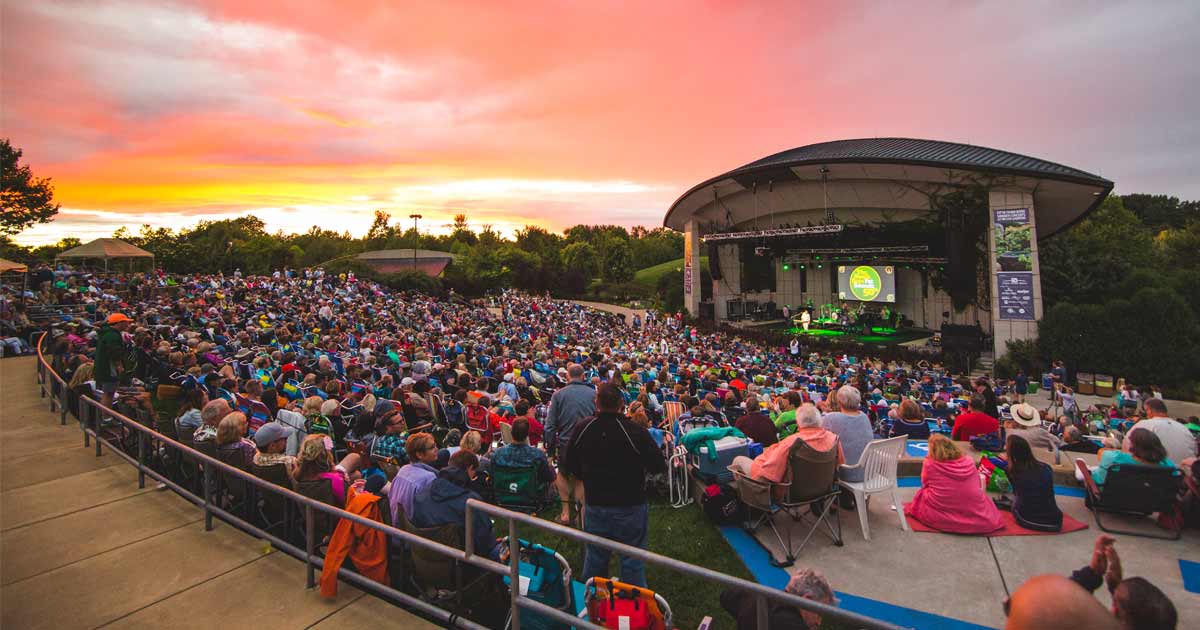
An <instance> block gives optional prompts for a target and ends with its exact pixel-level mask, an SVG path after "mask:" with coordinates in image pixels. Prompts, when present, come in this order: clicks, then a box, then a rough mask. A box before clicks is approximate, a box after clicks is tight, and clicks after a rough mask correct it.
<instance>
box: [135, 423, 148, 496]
mask: <svg viewBox="0 0 1200 630" xmlns="http://www.w3.org/2000/svg"><path fill="white" fill-rule="evenodd" d="M137 434H138V489H139V490H140V489H142V488H145V487H146V434H145V433H142V432H141V431H138V432H137Z"/></svg>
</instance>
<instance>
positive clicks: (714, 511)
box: [700, 483, 746, 525]
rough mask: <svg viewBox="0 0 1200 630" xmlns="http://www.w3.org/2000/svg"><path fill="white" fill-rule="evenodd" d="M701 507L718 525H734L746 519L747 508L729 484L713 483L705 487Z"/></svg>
mask: <svg viewBox="0 0 1200 630" xmlns="http://www.w3.org/2000/svg"><path fill="white" fill-rule="evenodd" d="M700 508H701V509H703V510H704V514H705V515H707V516H708V519H709V520H710V521H712V522H713V523H716V524H717V525H734V524H737V523H740V522H742V521H744V520H745V518H746V515H745V509H744V507H743V506H742V503H741V502H740V501H738V498H737V494H736V493H735V492H734V491H733V489H732V488H730V487H729V486H721V485H717V484H715V483H714V484H712V485H709V486H707V487H706V488H704V496H702V497H700Z"/></svg>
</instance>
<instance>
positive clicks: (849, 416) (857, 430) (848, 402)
mask: <svg viewBox="0 0 1200 630" xmlns="http://www.w3.org/2000/svg"><path fill="white" fill-rule="evenodd" d="M830 405H831V406H832V407H836V409H837V411H832V412H830V413H827V414H825V416H824V417H822V418H821V426H823V427H825V428H826V429H828V430H829V431H832V432H833V433H834V434H835V435H837V436H838V444H839V446H841V448H842V452H843V453H844V455H845V463H846V465H847V466H854V465H856V464H858V460H859V458H861V457H862V453H863V451H864V450H865V449H866V448H867V445H868V444H870V443H871V440H873V439H875V431H874V429H872V428H871V420H870V418H868V417H867V414H865V413H863V412H862V409H861V408H860V406H861V405H862V394H861V393H859V391H858V389H857V388H855V387H853V386H851V385H843V386H842V387H839V388H838V389H837V391H836V392H835V393H834V395H833V396H831V397H830ZM845 475H846V476H845V477H843V478H844V479H845V480H846V481H862V475H863V471H862V470H850V471H849V472H847V473H845Z"/></svg>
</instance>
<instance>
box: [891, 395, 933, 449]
mask: <svg viewBox="0 0 1200 630" xmlns="http://www.w3.org/2000/svg"><path fill="white" fill-rule="evenodd" d="M898 411H899V413H898V414H897V416H898V417H897V418H896V421H895V422H893V423H892V430H891V431H890V432H889V433H888V437H897V436H900V435H903V436H905V437H907V438H908V439H910V440H927V439H929V423H928V422H926V421H925V412H924V411H922V410H921V405H918V404H917V401H915V400H912V399H911V398H905V399H904V400H903V401H902V402H901V403H900V409H899V410H898Z"/></svg>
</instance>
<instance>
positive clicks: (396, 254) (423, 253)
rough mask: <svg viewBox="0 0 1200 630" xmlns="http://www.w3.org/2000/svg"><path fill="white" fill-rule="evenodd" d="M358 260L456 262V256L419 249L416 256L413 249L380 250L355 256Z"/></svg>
mask: <svg viewBox="0 0 1200 630" xmlns="http://www.w3.org/2000/svg"><path fill="white" fill-rule="evenodd" d="M355 258H357V259H358V260H412V259H413V258H416V259H418V260H454V258H455V256H454V254H451V253H450V252H439V251H436V250H432V249H418V250H416V254H415V256H414V253H413V250H411V249H379V250H375V251H373V252H363V253H361V254H359V255H357V256H355Z"/></svg>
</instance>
